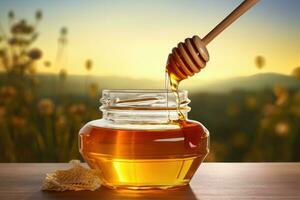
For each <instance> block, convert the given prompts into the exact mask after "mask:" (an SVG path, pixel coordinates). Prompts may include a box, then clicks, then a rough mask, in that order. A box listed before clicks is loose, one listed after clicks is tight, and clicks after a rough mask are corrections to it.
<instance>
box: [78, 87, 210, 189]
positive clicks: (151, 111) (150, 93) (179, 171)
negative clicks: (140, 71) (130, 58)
mask: <svg viewBox="0 0 300 200" xmlns="http://www.w3.org/2000/svg"><path fill="white" fill-rule="evenodd" d="M176 94H177V96H174V94H173V92H172V91H168V92H167V96H166V91H165V90H105V91H103V95H102V96H103V97H102V99H101V102H102V106H101V107H100V109H101V111H102V112H103V118H102V119H99V120H94V121H91V122H89V123H87V124H86V125H85V126H84V127H83V128H82V129H81V130H80V132H79V146H80V153H81V155H82V156H83V158H84V160H85V161H86V162H87V163H88V165H89V166H90V167H91V168H93V169H96V170H98V171H99V175H100V178H101V180H102V182H103V185H104V186H106V187H108V188H114V189H115V188H126V189H166V188H172V187H179V186H184V185H187V184H188V183H189V182H190V180H191V178H192V177H193V175H194V173H195V172H196V170H197V169H198V167H199V165H200V164H201V162H202V161H203V160H204V158H205V157H206V155H207V154H208V151H209V133H208V131H207V129H206V128H205V127H204V126H203V125H202V124H201V123H199V122H197V121H193V120H188V119H187V112H188V111H189V110H190V108H189V107H188V106H187V105H188V103H189V100H188V98H187V92H186V91H177V93H176ZM178 110H180V112H178ZM179 113H180V114H181V115H182V117H180V115H178V114H179Z"/></svg>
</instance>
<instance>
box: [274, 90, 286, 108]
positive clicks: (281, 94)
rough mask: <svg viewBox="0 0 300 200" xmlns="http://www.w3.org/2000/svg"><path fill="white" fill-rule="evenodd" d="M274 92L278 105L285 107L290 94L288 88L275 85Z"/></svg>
mask: <svg viewBox="0 0 300 200" xmlns="http://www.w3.org/2000/svg"><path fill="white" fill-rule="evenodd" d="M273 92H274V94H275V96H276V105H279V106H281V105H283V104H285V103H286V102H287V100H288V98H289V92H288V90H287V89H286V88H284V87H282V86H281V85H275V86H274V88H273Z"/></svg>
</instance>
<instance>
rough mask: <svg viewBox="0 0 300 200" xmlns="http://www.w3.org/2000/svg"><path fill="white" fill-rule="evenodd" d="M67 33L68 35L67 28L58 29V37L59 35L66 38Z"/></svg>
mask: <svg viewBox="0 0 300 200" xmlns="http://www.w3.org/2000/svg"><path fill="white" fill-rule="evenodd" d="M67 33H68V29H67V27H62V28H61V29H60V35H61V36H66V35H67Z"/></svg>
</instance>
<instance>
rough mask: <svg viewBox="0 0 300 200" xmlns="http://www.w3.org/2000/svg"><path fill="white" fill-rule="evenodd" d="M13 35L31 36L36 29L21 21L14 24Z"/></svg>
mask: <svg viewBox="0 0 300 200" xmlns="http://www.w3.org/2000/svg"><path fill="white" fill-rule="evenodd" d="M10 31H11V33H12V34H26V35H28V34H31V33H32V32H33V31H34V28H33V27H32V26H31V25H28V24H27V22H26V20H24V19H23V20H21V21H20V22H18V23H16V24H14V25H13V26H12V27H11V30H10Z"/></svg>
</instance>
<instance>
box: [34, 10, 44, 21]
mask: <svg viewBox="0 0 300 200" xmlns="http://www.w3.org/2000/svg"><path fill="white" fill-rule="evenodd" d="M42 17H43V12H42V11H41V10H38V11H36V13H35V19H36V20H41V19H42Z"/></svg>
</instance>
